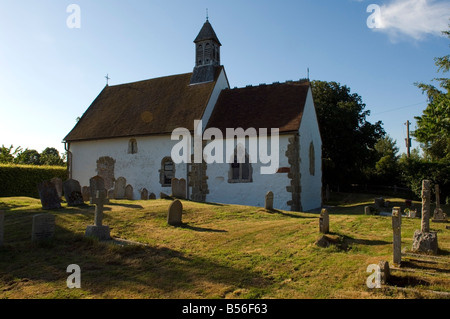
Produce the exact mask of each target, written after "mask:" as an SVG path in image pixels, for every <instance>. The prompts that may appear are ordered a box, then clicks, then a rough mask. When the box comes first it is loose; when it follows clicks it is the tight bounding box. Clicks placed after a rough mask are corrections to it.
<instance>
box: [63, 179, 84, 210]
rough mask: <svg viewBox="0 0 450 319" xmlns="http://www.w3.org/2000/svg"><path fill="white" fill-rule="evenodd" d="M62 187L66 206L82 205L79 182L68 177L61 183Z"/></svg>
mask: <svg viewBox="0 0 450 319" xmlns="http://www.w3.org/2000/svg"><path fill="white" fill-rule="evenodd" d="M63 189H64V197H65V198H66V201H67V205H68V206H80V205H84V200H83V194H82V193H81V185H80V182H78V181H77V180H75V179H68V180H67V181H65V182H64V183H63Z"/></svg>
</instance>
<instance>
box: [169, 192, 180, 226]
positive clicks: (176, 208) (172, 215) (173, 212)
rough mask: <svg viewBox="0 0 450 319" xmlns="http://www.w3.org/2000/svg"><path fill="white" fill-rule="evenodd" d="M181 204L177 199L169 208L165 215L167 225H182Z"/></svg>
mask: <svg viewBox="0 0 450 319" xmlns="http://www.w3.org/2000/svg"><path fill="white" fill-rule="evenodd" d="M182 215H183V204H181V202H180V201H179V200H178V199H177V200H175V201H173V202H172V203H171V204H170V206H169V212H168V214H167V223H168V224H169V225H172V226H176V225H180V224H181V223H182Z"/></svg>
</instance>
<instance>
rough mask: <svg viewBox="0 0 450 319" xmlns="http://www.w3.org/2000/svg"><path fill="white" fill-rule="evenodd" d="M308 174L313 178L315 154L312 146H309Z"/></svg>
mask: <svg viewBox="0 0 450 319" xmlns="http://www.w3.org/2000/svg"><path fill="white" fill-rule="evenodd" d="M309 173H310V174H311V175H312V176H314V174H315V173H316V153H315V151H314V144H313V142H311V144H309Z"/></svg>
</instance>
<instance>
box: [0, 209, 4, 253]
mask: <svg viewBox="0 0 450 319" xmlns="http://www.w3.org/2000/svg"><path fill="white" fill-rule="evenodd" d="M4 233H5V212H4V211H0V246H3V240H4Z"/></svg>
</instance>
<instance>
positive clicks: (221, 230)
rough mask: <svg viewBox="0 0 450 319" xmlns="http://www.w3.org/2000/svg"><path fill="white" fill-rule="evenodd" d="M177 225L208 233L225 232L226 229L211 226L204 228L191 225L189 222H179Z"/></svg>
mask: <svg viewBox="0 0 450 319" xmlns="http://www.w3.org/2000/svg"><path fill="white" fill-rule="evenodd" d="M178 227H180V228H184V229H189V230H193V231H197V232H208V233H227V231H226V230H223V229H212V228H205V227H197V226H191V225H189V224H184V223H183V224H181V225H179V226H178Z"/></svg>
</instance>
